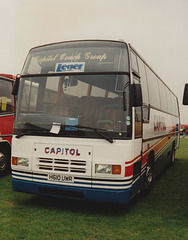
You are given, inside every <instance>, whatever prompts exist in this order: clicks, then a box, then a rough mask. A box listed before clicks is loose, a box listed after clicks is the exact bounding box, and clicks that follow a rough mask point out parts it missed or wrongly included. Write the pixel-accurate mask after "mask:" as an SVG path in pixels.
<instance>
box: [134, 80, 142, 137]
mask: <svg viewBox="0 0 188 240" xmlns="http://www.w3.org/2000/svg"><path fill="white" fill-rule="evenodd" d="M133 81H134V83H135V84H138V83H139V80H138V79H137V78H133ZM141 136H142V108H141V107H135V137H141Z"/></svg>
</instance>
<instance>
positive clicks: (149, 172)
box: [144, 161, 154, 193]
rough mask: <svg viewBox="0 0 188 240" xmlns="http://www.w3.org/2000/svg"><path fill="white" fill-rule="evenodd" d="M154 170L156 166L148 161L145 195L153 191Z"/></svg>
mask: <svg viewBox="0 0 188 240" xmlns="http://www.w3.org/2000/svg"><path fill="white" fill-rule="evenodd" d="M153 170H154V166H153V163H152V161H148V162H147V165H146V173H145V183H144V191H145V193H147V192H149V191H150V190H151V186H152V183H153Z"/></svg>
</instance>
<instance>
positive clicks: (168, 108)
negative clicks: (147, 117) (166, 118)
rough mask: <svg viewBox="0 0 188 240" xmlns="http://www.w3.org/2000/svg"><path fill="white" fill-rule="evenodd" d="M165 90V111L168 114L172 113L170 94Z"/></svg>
mask: <svg viewBox="0 0 188 240" xmlns="http://www.w3.org/2000/svg"><path fill="white" fill-rule="evenodd" d="M165 90H166V97H167V111H168V113H172V100H171V94H170V91H169V89H168V88H166V89H165Z"/></svg>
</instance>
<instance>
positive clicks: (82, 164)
mask: <svg viewBox="0 0 188 240" xmlns="http://www.w3.org/2000/svg"><path fill="white" fill-rule="evenodd" d="M37 167H38V169H39V170H44V171H54V172H65V173H81V174H84V173H86V167H87V166H86V161H85V160H69V159H55V158H41V157H39V158H38V164H37Z"/></svg>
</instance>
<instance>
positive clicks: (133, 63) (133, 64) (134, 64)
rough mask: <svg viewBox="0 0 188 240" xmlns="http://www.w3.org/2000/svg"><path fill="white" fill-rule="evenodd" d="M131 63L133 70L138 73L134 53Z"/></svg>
mask: <svg viewBox="0 0 188 240" xmlns="http://www.w3.org/2000/svg"><path fill="white" fill-rule="evenodd" d="M131 63H132V70H133V71H135V72H137V73H138V63H137V57H136V55H135V54H134V53H133V52H131Z"/></svg>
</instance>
